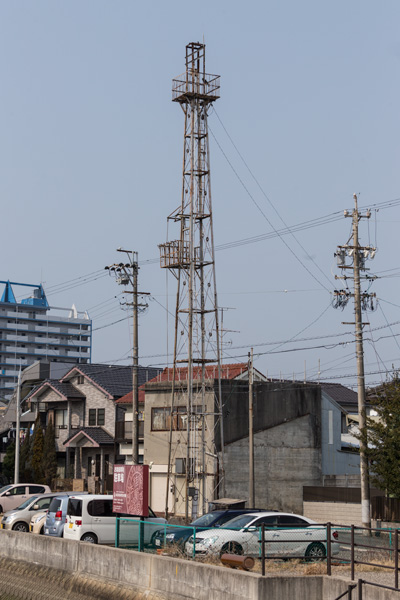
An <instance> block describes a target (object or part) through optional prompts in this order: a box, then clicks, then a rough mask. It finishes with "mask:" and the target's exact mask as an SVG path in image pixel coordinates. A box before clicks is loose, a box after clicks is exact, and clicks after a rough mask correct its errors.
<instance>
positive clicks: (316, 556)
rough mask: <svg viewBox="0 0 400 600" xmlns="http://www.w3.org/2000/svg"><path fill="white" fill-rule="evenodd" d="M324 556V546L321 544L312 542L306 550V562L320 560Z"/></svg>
mask: <svg viewBox="0 0 400 600" xmlns="http://www.w3.org/2000/svg"><path fill="white" fill-rule="evenodd" d="M325 556H326V550H325V546H324V545H323V544H321V542H313V543H312V544H310V545H309V546H307V549H306V558H308V560H322V559H323V558H325Z"/></svg>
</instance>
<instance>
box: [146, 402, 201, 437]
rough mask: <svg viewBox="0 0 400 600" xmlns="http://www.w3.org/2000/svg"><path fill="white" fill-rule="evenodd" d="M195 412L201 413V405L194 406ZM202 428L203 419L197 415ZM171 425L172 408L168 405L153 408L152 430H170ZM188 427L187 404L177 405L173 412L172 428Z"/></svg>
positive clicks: (179, 429)
mask: <svg viewBox="0 0 400 600" xmlns="http://www.w3.org/2000/svg"><path fill="white" fill-rule="evenodd" d="M193 410H194V412H195V413H196V415H197V414H199V413H201V406H194V407H193ZM197 419H198V421H199V423H200V425H197V427H199V428H201V419H200V418H199V417H197ZM170 427H171V409H170V408H168V407H162V408H161V407H160V408H152V409H151V430H152V431H169V429H170ZM186 428H187V409H186V406H177V407H176V408H175V410H174V412H173V421H172V429H173V431H184V430H185V429H186Z"/></svg>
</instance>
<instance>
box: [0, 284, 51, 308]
mask: <svg viewBox="0 0 400 600" xmlns="http://www.w3.org/2000/svg"><path fill="white" fill-rule="evenodd" d="M0 283H4V284H5V288H4V292H3V295H2V297H1V302H9V303H10V304H18V302H17V301H16V299H15V296H14V292H13V289H12V287H11V286H13V285H17V286H24V287H31V288H34V289H33V295H32V296H30V297H29V298H25V299H24V300H21V304H30V305H31V306H41V307H43V308H49V303H48V302H47V298H46V294H45V293H44V289H43V286H42V284H41V283H40V284H39V285H37V284H33V283H17V282H15V281H0Z"/></svg>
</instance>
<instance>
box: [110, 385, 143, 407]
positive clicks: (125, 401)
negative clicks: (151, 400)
mask: <svg viewBox="0 0 400 600" xmlns="http://www.w3.org/2000/svg"><path fill="white" fill-rule="evenodd" d="M132 394H133V392H132V391H130V392H129V394H125V396H122V398H118V400H116V401H115V404H132ZM144 395H145V394H144V385H142V386H141V387H140V388H139V403H140V402H141V403H142V404H143V402H144Z"/></svg>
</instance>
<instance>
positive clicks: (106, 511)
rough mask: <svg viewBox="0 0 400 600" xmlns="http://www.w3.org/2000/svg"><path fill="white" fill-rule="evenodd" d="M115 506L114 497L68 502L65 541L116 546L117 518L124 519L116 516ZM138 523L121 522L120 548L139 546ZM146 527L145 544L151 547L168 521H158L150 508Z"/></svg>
mask: <svg viewBox="0 0 400 600" xmlns="http://www.w3.org/2000/svg"><path fill="white" fill-rule="evenodd" d="M112 502H113V501H112V496H107V495H98V494H93V495H91V494H88V495H87V496H83V495H79V496H71V497H70V498H69V499H68V506H67V515H66V523H65V525H64V538H66V539H69V540H80V541H82V542H90V543H92V544H114V543H115V530H116V517H117V516H119V517H121V516H122V515H120V514H116V513H114V512H113V509H112ZM137 519H139V517H134V516H131V515H125V518H123V519H121V520H120V543H121V545H133V546H134V545H137V544H138V540H139V525H138V523H137V522H135V521H136V520H137ZM144 523H145V525H144V528H143V530H144V543H145V544H150V543H151V541H152V537H153V535H154V533H155V532H156V531H157V530H158V529H159V528H160V524H163V523H166V520H165V519H163V518H160V517H156V515H155V514H154V513H153V511H152V510H151V508H149V516H148V517H145V518H144Z"/></svg>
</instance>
